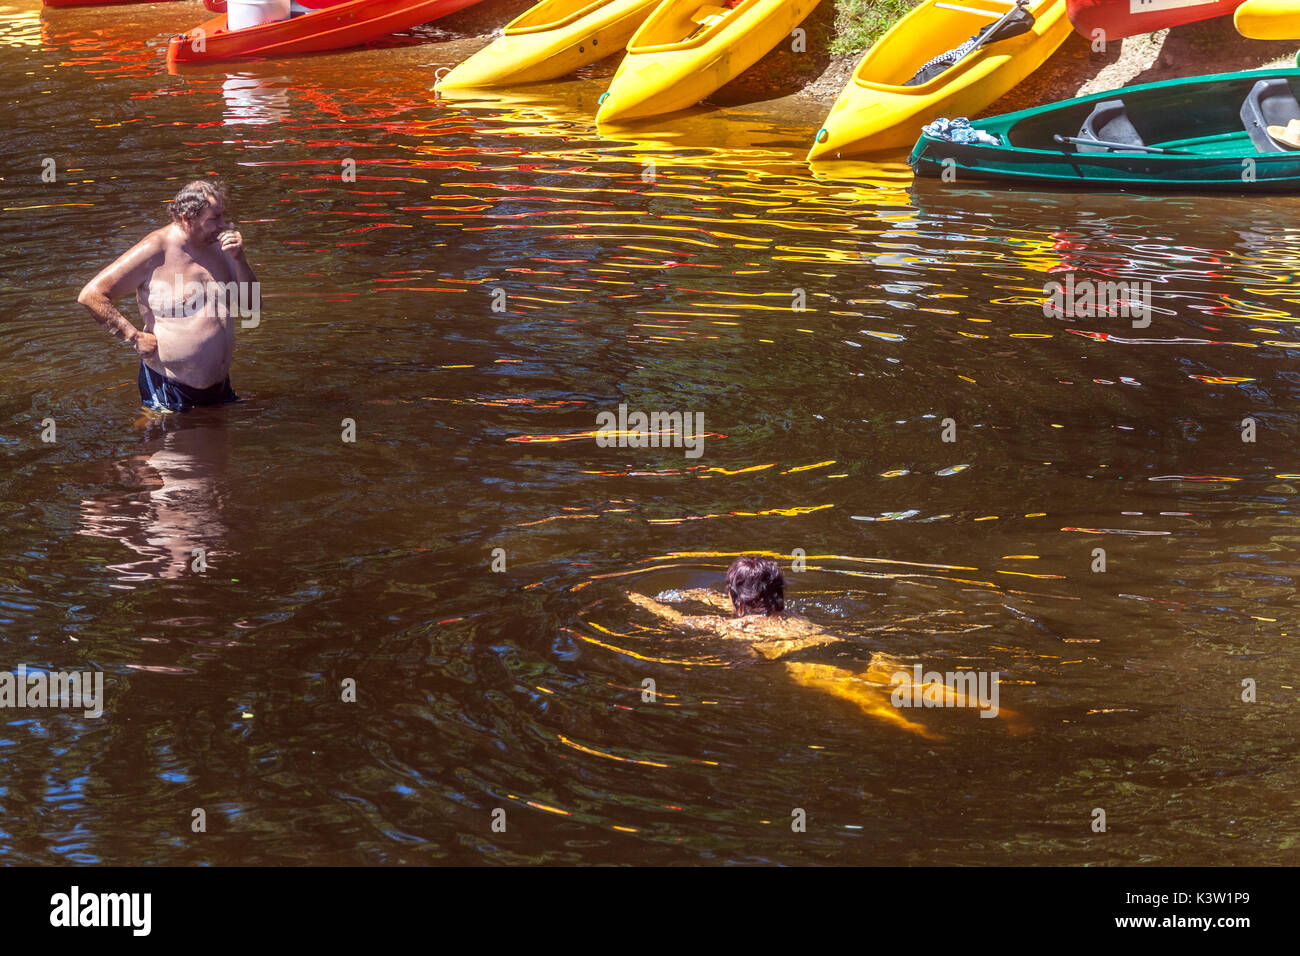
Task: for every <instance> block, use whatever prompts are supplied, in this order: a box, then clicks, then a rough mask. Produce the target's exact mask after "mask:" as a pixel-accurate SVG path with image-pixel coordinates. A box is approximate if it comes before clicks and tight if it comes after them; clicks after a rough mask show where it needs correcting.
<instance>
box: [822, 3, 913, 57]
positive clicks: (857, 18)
mask: <svg viewBox="0 0 1300 956" xmlns="http://www.w3.org/2000/svg"><path fill="white" fill-rule="evenodd" d="M918 2H919V0H835V39H834V40H832V41H831V53H834V54H836V55H840V54H843V53H858V52H859V51H862V50H865V49H866V48H867V47H869V46H871V44H873V43H875V42H876V41H877V40H879V39H880V38H881V37H882V36H884V34H885V31H886V30H888V29H889V28H890V27H892V26H893V25H894V24H895V23H897V22H898V21H899V20H901V19H902V18H903V16H904V15H905V14H906V13H907V12H908V11H909V10H911V9H912V8H913V7H915V6H916V5H917V3H918Z"/></svg>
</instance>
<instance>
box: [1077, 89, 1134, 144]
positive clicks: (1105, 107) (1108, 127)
mask: <svg viewBox="0 0 1300 956" xmlns="http://www.w3.org/2000/svg"><path fill="white" fill-rule="evenodd" d="M1078 138H1079V139H1097V140H1101V141H1102V142H1106V143H1123V144H1124V145H1125V146H1145V145H1146V143H1145V142H1144V141H1143V140H1142V134H1141V133H1139V132H1138V131H1137V127H1135V126H1134V125H1133V121H1132V120H1130V119H1129V118H1128V110H1126V109H1125V108H1124V101H1123V100H1101V101H1100V102H1098V103H1097V105H1096V106H1094V107H1093V108H1092V112H1091V113H1089V114H1088V118H1087V119H1086V120H1084V121H1083V126H1081V127H1080V128H1079V137H1078ZM1075 148H1076V149H1078V151H1079V152H1081V153H1107V152H1114V150H1111V149H1107V148H1106V147H1104V146H1088V145H1086V144H1084V143H1075Z"/></svg>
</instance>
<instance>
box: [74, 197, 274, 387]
mask: <svg viewBox="0 0 1300 956" xmlns="http://www.w3.org/2000/svg"><path fill="white" fill-rule="evenodd" d="M168 214H169V216H170V217H171V223H170V224H169V225H166V226H163V227H162V228H161V229H155V230H154V231H153V232H151V233H149V235H147V236H145V237H144V238H143V239H141V240H140V241H139V242H138V243H136V244H135V245H134V246H132V247H131V248H130V249H129V250H127V252H125V253H124V254H123V255H122V256H121V257H119V258H118V260H117V261H116V262H114V263H113V264H112V265H111V266H109V267H108V268H107V269H105V270H104V271H103V272H101V273H100V274H99V275H97V276H95V278H93V279H91V280H90V282H88V283H87V284H86V287H85V288H84V289H82V290H81V294H80V295H79V296H77V301H78V302H80V303H81V304H82V305H84V306H85V307H86V308H87V309H89V310H90V313H91V315H93V316H94V317H95V319H96V321H98V322H99V323H100V325H102V326H104V328H106V329H107V330H108V331H109V332H110V333H111V334H112V335H114V336H116V337H117V338H120V339H124V340H125V341H126V342H127V343H128V344H129V345H131V346H132V347H133V348H134V349H135V351H136V353H137V354H138V355H139V356H140V372H139V375H138V377H137V383H138V384H139V386H140V400H141V401H142V402H143V403H144V404H145V405H146V406H147V407H150V408H154V409H156V410H159V411H187V410H188V409H191V408H194V407H196V406H200V405H220V404H223V403H226V402H237V401H239V396H237V395H236V394H235V392H234V390H233V389H232V388H231V387H230V376H229V373H230V362H231V359H232V358H233V357H234V352H235V322H236V320H237V318H238V316H239V315H240V314H244V309H246V307H247V304H248V303H249V302H250V301H251V302H253V303H255V304H256V303H257V302H258V300H259V295H258V291H257V277H256V276H255V275H254V274H253V270H252V269H251V268H250V267H249V265H248V260H247V259H246V258H244V243H243V239H242V238H241V237H240V235H239V233H238V232H237V231H235V230H234V229H231V228H230V227H229V226H228V225H227V224H226V190H225V187H224V186H223V185H222V184H221V183H220V182H209V181H206V180H198V181H196V182H192V183H189V184H188V185H187V186H185V187H184V188H183V189H182V190H181V191H180V192H179V193H177V194H176V198H175V199H173V200H172V202H171V205H170V206H169V207H168ZM130 292H135V296H136V301H137V302H138V303H139V308H140V317H141V319H142V320H143V321H144V329H143V330H140V329H137V328H136V327H135V326H134V325H132V324H131V322H130V321H129V320H128V319H127V318H126V316H124V315H122V313H121V312H119V311H118V310H117V309H116V307H114V305H113V300H114V299H118V298H121V297H122V296H124V295H127V294H128V293H130ZM241 303H242V304H243V308H241ZM254 308H256V305H254ZM254 314H255V313H254Z"/></svg>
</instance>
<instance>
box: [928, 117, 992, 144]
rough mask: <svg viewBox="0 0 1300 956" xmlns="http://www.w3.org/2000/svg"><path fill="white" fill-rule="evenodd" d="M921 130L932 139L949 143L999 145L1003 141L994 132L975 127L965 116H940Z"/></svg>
mask: <svg viewBox="0 0 1300 956" xmlns="http://www.w3.org/2000/svg"><path fill="white" fill-rule="evenodd" d="M921 132H922V133H924V134H925V135H926V136H929V137H930V138H931V139H942V140H945V141H946V142H949V143H960V144H962V145H964V146H968V145H970V144H972V143H983V144H985V145H987V146H998V145H1000V144H1001V142H1002V141H1001V140H999V139H998V138H997V137H996V136H994V135H993V134H992V133H986V132H984V130H982V129H975V128H974V127H973V126H971V125H970V120H968V119H967V118H966V117H964V116H958V117H957V118H956V119H951V120H950V119H944V118H943V117H940V118H939V119H937V120H935V121H934V122H933V123H929V124H928V125H926V126H922V127H921Z"/></svg>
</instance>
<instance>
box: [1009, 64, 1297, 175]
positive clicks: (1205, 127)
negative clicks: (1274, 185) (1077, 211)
mask: <svg viewBox="0 0 1300 956" xmlns="http://www.w3.org/2000/svg"><path fill="white" fill-rule="evenodd" d="M1296 82H1297V78H1295V77H1285V76H1284V77H1277V76H1273V77H1265V78H1262V79H1258V80H1256V79H1253V78H1250V77H1243V78H1241V79H1238V80H1235V81H1234V82H1231V83H1226V84H1224V85H1223V86H1222V87H1218V88H1208V89H1207V88H1206V87H1204V86H1197V85H1194V84H1187V85H1179V86H1164V87H1160V88H1154V89H1152V88H1148V89H1140V88H1135V89H1128V90H1117V91H1115V93H1117V94H1119V95H1113V94H1112V95H1110V96H1109V97H1108V98H1106V99H1097V98H1089V99H1086V100H1083V101H1074V102H1067V103H1065V104H1062V105H1061V106H1059V107H1058V108H1056V109H1048V110H1042V111H1033V112H1032V113H1031V115H1028V116H1024V117H1022V118H1020V119H1019V120H1018V121H1016V122H1013V123H1010V124H1009V125H1007V126H1006V127H1005V128H1002V129H998V128H997V125H998V124H991V127H992V128H991V132H994V133H999V134H1001V135H1002V137H1003V139H1004V141H1005V142H1007V143H1008V144H1009V145H1010V146H1011V147H1013V148H1016V149H1038V150H1051V151H1058V152H1059V151H1060V150H1062V149H1065V150H1067V151H1071V150H1072V151H1074V152H1077V153H1089V154H1104V153H1120V154H1133V153H1144V154H1150V155H1152V156H1158V155H1161V154H1164V155H1181V156H1188V155H1193V156H1205V157H1213V156H1243V155H1250V154H1252V153H1274V152H1285V151H1287V150H1288V147H1287V146H1285V145H1283V144H1281V143H1279V142H1277V141H1276V140H1274V139H1273V137H1271V136H1270V135H1269V134H1268V128H1269V127H1270V126H1273V127H1279V126H1280V127H1286V126H1287V124H1288V123H1290V122H1291V121H1292V120H1298V121H1300V100H1297V97H1296V86H1295V85H1294V84H1295V83H1296Z"/></svg>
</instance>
